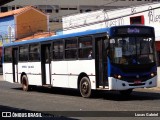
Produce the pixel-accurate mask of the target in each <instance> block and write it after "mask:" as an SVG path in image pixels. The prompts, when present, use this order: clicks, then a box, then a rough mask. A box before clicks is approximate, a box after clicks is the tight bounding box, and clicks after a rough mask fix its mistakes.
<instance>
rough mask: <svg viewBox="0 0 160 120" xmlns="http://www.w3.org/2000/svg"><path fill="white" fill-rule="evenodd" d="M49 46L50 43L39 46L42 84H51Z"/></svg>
mask: <svg viewBox="0 0 160 120" xmlns="http://www.w3.org/2000/svg"><path fill="white" fill-rule="evenodd" d="M50 48H51V44H42V46H41V66H42V85H51V69H50V64H51V59H50V56H51V54H50Z"/></svg>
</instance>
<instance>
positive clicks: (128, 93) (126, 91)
mask: <svg viewBox="0 0 160 120" xmlns="http://www.w3.org/2000/svg"><path fill="white" fill-rule="evenodd" d="M132 91H133V89H128V90H122V91H119V92H120V94H121V95H123V96H129V95H130V94H131V93H132Z"/></svg>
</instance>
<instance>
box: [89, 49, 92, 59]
mask: <svg viewBox="0 0 160 120" xmlns="http://www.w3.org/2000/svg"><path fill="white" fill-rule="evenodd" d="M92 56H93V55H92V50H90V52H89V55H88V59H92Z"/></svg>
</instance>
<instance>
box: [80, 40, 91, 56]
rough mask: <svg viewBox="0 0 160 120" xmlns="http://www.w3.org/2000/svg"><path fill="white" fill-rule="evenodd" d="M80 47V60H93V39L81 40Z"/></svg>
mask: <svg viewBox="0 0 160 120" xmlns="http://www.w3.org/2000/svg"><path fill="white" fill-rule="evenodd" d="M78 46H79V58H87V59H92V58H93V51H92V37H82V38H79V42H78Z"/></svg>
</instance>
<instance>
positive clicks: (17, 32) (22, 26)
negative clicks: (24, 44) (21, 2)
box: [0, 6, 48, 44]
mask: <svg viewBox="0 0 160 120" xmlns="http://www.w3.org/2000/svg"><path fill="white" fill-rule="evenodd" d="M47 19H48V17H47V15H46V14H45V13H43V12H41V11H39V10H38V9H36V8H34V7H32V6H26V7H24V8H20V9H17V10H12V11H8V12H3V13H0V26H1V27H0V36H1V37H2V39H3V43H8V42H13V41H15V40H17V39H21V38H24V37H27V36H30V35H34V34H35V33H37V32H43V31H45V32H46V31H48V22H47ZM1 44H2V43H1Z"/></svg>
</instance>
